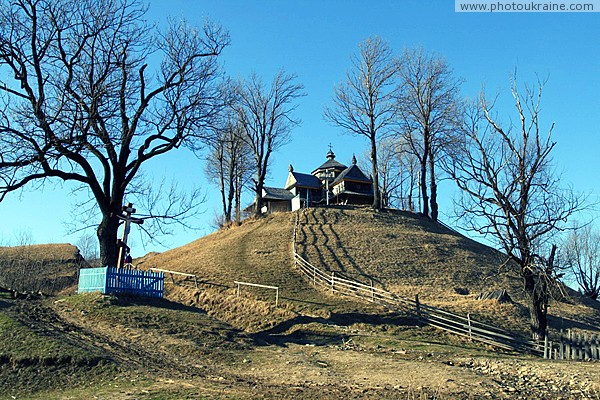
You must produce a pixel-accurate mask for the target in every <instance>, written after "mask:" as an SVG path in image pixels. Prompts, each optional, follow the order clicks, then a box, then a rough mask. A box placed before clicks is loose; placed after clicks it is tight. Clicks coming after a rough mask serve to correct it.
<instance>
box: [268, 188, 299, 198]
mask: <svg viewBox="0 0 600 400" xmlns="http://www.w3.org/2000/svg"><path fill="white" fill-rule="evenodd" d="M263 190H264V196H263V199H266V200H291V199H293V198H294V195H293V194H292V193H291V192H290V191H289V190H285V189H280V188H274V187H267V186H265V187H263Z"/></svg>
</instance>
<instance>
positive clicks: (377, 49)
mask: <svg viewBox="0 0 600 400" xmlns="http://www.w3.org/2000/svg"><path fill="white" fill-rule="evenodd" d="M358 47H359V53H358V55H356V56H354V57H352V69H351V70H349V71H348V72H347V73H346V82H344V83H342V84H340V85H339V86H337V87H336V88H335V93H334V97H333V103H334V104H333V107H331V108H329V107H327V108H326V109H325V113H324V116H325V118H326V119H327V120H329V121H330V122H331V123H333V124H334V125H336V126H339V127H341V128H343V129H344V130H345V131H347V132H349V133H351V134H354V135H359V136H365V137H366V138H367V139H368V140H369V145H370V158H371V171H372V173H371V174H372V178H373V196H374V198H373V208H374V209H376V210H379V209H381V208H382V206H383V204H382V199H381V192H380V181H379V178H380V177H379V175H380V172H379V164H378V159H377V145H378V142H379V141H380V140H381V139H383V138H384V137H386V136H388V135H389V134H390V133H391V132H392V131H393V130H394V129H395V127H396V126H397V119H396V117H397V101H396V98H397V97H398V85H397V78H398V69H399V64H398V62H397V60H395V59H394V57H393V53H392V50H391V48H390V47H389V45H388V44H387V43H386V42H384V41H383V40H382V39H380V38H379V37H372V38H368V39H367V40H365V41H363V42H362V43H360V44H359V46H358Z"/></svg>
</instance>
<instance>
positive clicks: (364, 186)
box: [262, 149, 373, 214]
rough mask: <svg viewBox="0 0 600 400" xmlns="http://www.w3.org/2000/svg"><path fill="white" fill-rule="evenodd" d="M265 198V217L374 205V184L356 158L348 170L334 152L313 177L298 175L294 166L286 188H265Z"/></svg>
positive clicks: (329, 154)
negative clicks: (311, 208)
mask: <svg viewBox="0 0 600 400" xmlns="http://www.w3.org/2000/svg"><path fill="white" fill-rule="evenodd" d="M262 195H263V196H262V198H263V208H262V212H263V213H265V214H268V213H272V212H278V211H295V210H298V209H300V208H306V207H313V206H328V205H332V204H335V205H345V204H372V203H373V181H372V180H371V179H370V178H369V177H367V176H366V175H365V174H364V173H363V172H362V171H361V169H360V168H359V167H358V165H356V157H354V156H352V165H350V166H349V167H347V166H345V165H344V164H342V163H340V162H339V161H337V160H336V159H335V154H334V153H333V151H331V149H330V150H329V152H328V153H327V161H325V162H324V163H323V164H322V165H321V166H319V167H318V168H316V169H315V170H314V171H312V172H311V173H310V174H305V173H301V172H295V171H294V168H293V167H292V166H291V165H290V167H289V174H288V177H287V180H286V182H285V187H284V188H274V187H265V188H263V193H262Z"/></svg>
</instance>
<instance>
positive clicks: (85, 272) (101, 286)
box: [77, 267, 165, 298]
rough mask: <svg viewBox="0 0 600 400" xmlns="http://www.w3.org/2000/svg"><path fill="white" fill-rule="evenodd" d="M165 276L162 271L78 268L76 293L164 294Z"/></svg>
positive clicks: (160, 295)
mask: <svg viewBox="0 0 600 400" xmlns="http://www.w3.org/2000/svg"><path fill="white" fill-rule="evenodd" d="M164 287H165V278H164V275H163V273H162V272H152V271H141V270H135V269H129V268H120V269H118V270H117V268H115V267H101V268H82V269H80V270H79V287H78V290H77V293H85V292H102V293H104V294H111V293H128V294H133V295H138V296H145V297H159V298H162V297H163V295H164Z"/></svg>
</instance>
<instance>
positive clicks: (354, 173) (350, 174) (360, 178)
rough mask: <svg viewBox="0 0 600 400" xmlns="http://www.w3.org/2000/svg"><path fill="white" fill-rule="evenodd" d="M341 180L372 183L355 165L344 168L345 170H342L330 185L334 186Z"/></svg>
mask: <svg viewBox="0 0 600 400" xmlns="http://www.w3.org/2000/svg"><path fill="white" fill-rule="evenodd" d="M343 180H352V181H357V182H364V183H373V181H372V180H371V179H369V178H367V176H366V175H365V174H364V173H363V172H362V171H361V170H360V168H358V166H357V165H356V164H353V165H351V166H349V167H348V168H346V169H345V170H343V171H342V172H341V173H340V174H339V175H338V176H337V178H335V180H334V181H333V183H332V185H336V184H338V183H340V182H341V181H343Z"/></svg>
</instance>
